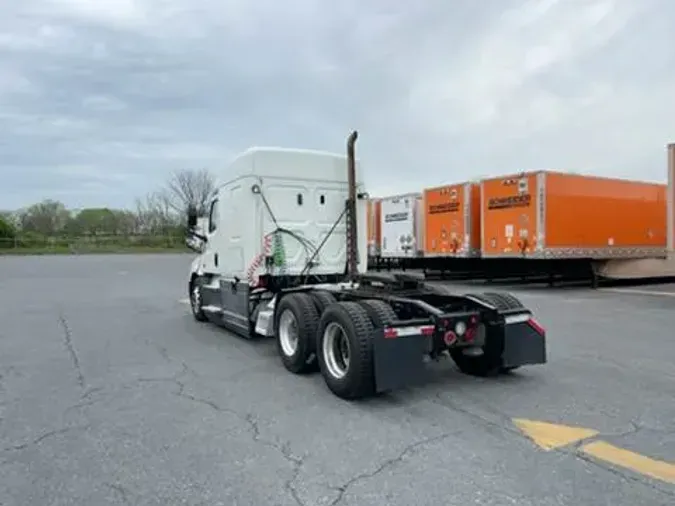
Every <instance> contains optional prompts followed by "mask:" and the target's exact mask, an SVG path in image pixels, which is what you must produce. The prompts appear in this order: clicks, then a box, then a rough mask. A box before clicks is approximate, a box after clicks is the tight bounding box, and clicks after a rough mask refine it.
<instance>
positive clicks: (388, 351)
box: [373, 327, 428, 393]
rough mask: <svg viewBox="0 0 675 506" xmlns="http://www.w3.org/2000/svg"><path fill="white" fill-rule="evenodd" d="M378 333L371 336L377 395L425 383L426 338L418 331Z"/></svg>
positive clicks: (395, 329) (407, 329)
mask: <svg viewBox="0 0 675 506" xmlns="http://www.w3.org/2000/svg"><path fill="white" fill-rule="evenodd" d="M388 330H391V331H392V332H385V329H377V330H375V332H374V333H373V362H374V364H373V365H374V368H375V389H376V391H377V392H378V393H382V392H386V391H391V390H397V389H400V388H404V387H406V386H412V385H416V384H420V383H422V382H424V380H425V378H426V374H427V369H426V367H425V363H424V357H425V355H426V353H427V347H428V343H427V338H426V337H425V336H424V335H422V334H421V333H420V331H419V329H418V328H415V329H414V330H412V331H411V330H409V328H406V327H402V328H393V329H388Z"/></svg>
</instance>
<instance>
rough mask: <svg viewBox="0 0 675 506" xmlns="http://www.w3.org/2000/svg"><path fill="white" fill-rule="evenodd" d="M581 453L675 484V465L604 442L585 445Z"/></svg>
mask: <svg viewBox="0 0 675 506" xmlns="http://www.w3.org/2000/svg"><path fill="white" fill-rule="evenodd" d="M581 451H582V452H583V453H585V454H586V455H590V456H591V457H594V458H596V459H598V460H604V461H605V462H609V463H610V464H613V465H615V466H619V467H623V468H625V469H630V470H631V471H634V472H636V473H639V474H643V475H645V476H649V477H651V478H654V479H657V480H660V481H665V482H667V483H673V484H675V464H671V463H669V462H664V461H662V460H655V459H652V458H649V457H645V456H644V455H640V454H639V453H635V452H631V451H629V450H624V449H623V448H619V447H617V446H614V445H611V444H609V443H605V442H604V441H594V442H592V443H588V444H585V445H584V446H582V447H581Z"/></svg>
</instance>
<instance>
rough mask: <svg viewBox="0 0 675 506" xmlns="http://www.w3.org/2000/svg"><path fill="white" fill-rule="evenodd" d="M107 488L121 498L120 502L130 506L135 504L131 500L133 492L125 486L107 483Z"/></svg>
mask: <svg viewBox="0 0 675 506" xmlns="http://www.w3.org/2000/svg"><path fill="white" fill-rule="evenodd" d="M105 486H106V487H108V488H109V489H110V490H112V491H113V492H115V494H117V495H118V496H119V498H120V500H121V501H122V502H123V503H124V504H127V505H128V506H131V505H132V504H133V502H132V501H131V499H130V498H129V496H130V495H131V492H130V491H129V490H128V489H127V488H126V487H124V486H122V485H120V484H119V483H106V484H105Z"/></svg>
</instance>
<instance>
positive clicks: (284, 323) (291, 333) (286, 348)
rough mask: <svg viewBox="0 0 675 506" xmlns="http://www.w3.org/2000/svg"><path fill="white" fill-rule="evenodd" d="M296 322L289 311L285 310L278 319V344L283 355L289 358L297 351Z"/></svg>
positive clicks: (297, 333) (297, 335)
mask: <svg viewBox="0 0 675 506" xmlns="http://www.w3.org/2000/svg"><path fill="white" fill-rule="evenodd" d="M299 339H300V338H299V332H298V321H297V320H296V319H295V315H294V314H293V313H292V312H291V310H290V309H286V310H285V311H284V312H283V313H281V316H280V317H279V344H280V345H281V350H282V351H283V352H284V355H286V356H287V357H291V356H293V355H295V352H296V351H297V350H298V341H299Z"/></svg>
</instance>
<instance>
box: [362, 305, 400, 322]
mask: <svg viewBox="0 0 675 506" xmlns="http://www.w3.org/2000/svg"><path fill="white" fill-rule="evenodd" d="M359 305H360V306H361V307H362V308H363V309H365V310H366V313H368V316H369V317H370V321H371V322H372V324H373V325H374V326H375V327H377V328H380V327H386V326H387V325H389V324H390V323H392V322H394V321H396V320H398V317H397V316H396V313H395V312H394V310H393V309H392V308H391V306H390V305H389V304H387V303H386V302H384V301H382V300H378V299H366V300H362V301H359Z"/></svg>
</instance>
